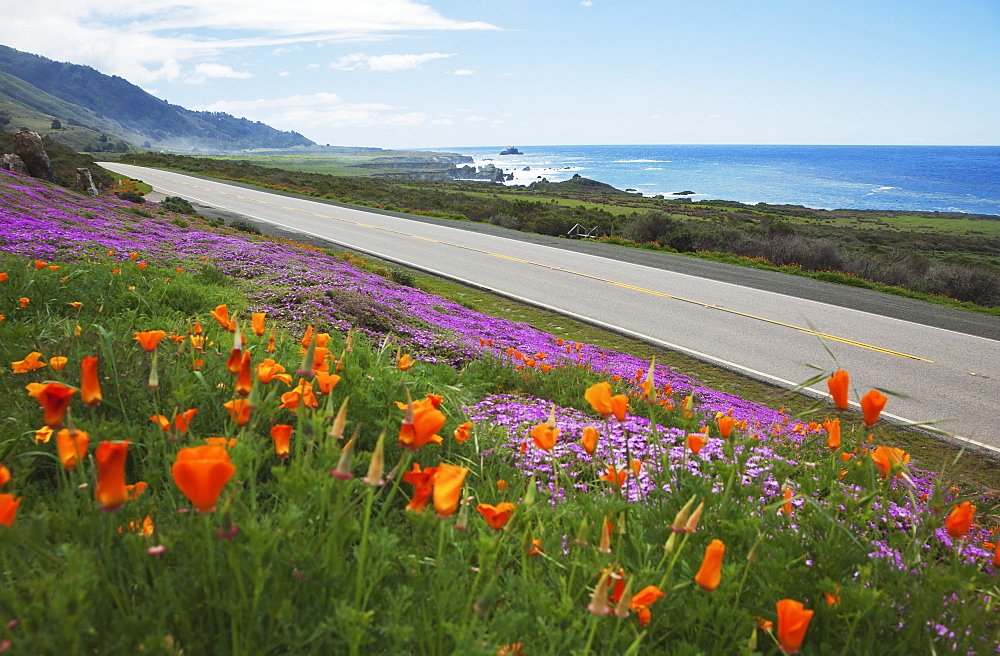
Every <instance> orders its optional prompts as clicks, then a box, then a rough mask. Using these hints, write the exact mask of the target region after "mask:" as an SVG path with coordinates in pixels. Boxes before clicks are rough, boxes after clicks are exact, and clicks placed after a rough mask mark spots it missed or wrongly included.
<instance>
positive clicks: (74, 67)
mask: <svg viewBox="0 0 1000 656" xmlns="http://www.w3.org/2000/svg"><path fill="white" fill-rule="evenodd" d="M2 100H6V101H7V102H6V103H5V104H7V105H16V106H20V107H22V108H24V109H27V110H30V111H34V112H39V113H41V114H44V115H46V116H51V117H52V118H53V119H57V120H59V121H60V122H61V123H62V122H65V123H69V124H70V125H78V126H80V127H84V128H89V129H91V130H94V131H95V132H97V133H100V134H103V135H106V136H114V137H117V138H118V139H119V140H121V141H124V142H126V143H128V144H130V145H131V146H134V147H142V148H147V149H157V150H161V149H162V150H171V151H175V152H211V153H232V152H239V151H243V150H251V149H261V148H275V149H288V148H302V147H308V146H314V145H315V142H313V141H312V140H310V139H308V138H306V137H304V136H303V135H301V134H299V133H298V132H287V131H282V130H278V129H276V128H272V127H271V126H269V125H266V124H264V123H261V122H259V121H250V120H248V119H245V118H236V117H234V116H232V115H230V114H226V113H224V112H196V111H193V110H189V109H185V108H184V107H181V106H179V105H172V104H170V103H169V102H167V101H166V100H162V99H160V98H156V97H155V96H153V95H152V94H150V93H148V92H146V91H144V90H142V89H141V88H140V87H138V86H136V85H134V84H132V83H131V82H129V81H127V80H125V79H124V78H121V77H118V76H115V75H110V76H109V75H105V74H104V73H101V72H99V71H97V70H95V69H93V68H91V67H89V66H82V65H79V64H72V63H68V62H57V61H54V60H51V59H48V58H46V57H42V56H40V55H34V54H31V53H25V52H21V51H19V50H15V49H13V48H10V47H8V46H4V45H0V101H2ZM9 112H10V110H8V113H9ZM56 112H58V113H56ZM0 127H2V126H0ZM15 128H16V126H15ZM53 136H56V135H53ZM57 138H58V137H57Z"/></svg>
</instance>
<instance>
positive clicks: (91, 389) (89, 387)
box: [80, 355, 104, 408]
mask: <svg viewBox="0 0 1000 656" xmlns="http://www.w3.org/2000/svg"><path fill="white" fill-rule="evenodd" d="M80 400H81V401H83V405H84V406H86V407H88V408H93V407H95V406H98V405H100V404H101V401H102V400H104V397H103V395H102V394H101V382H100V379H99V378H98V377H97V358H96V357H95V356H92V355H88V356H87V357H85V358H84V359H83V360H81V361H80Z"/></svg>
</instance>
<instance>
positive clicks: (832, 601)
mask: <svg viewBox="0 0 1000 656" xmlns="http://www.w3.org/2000/svg"><path fill="white" fill-rule="evenodd" d="M823 598H824V599H826V605H827V606H839V605H840V586H839V585H837V584H834V586H833V592H826V591H825V590H824V591H823Z"/></svg>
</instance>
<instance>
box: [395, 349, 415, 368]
mask: <svg viewBox="0 0 1000 656" xmlns="http://www.w3.org/2000/svg"><path fill="white" fill-rule="evenodd" d="M416 363H417V361H416V360H414V359H413V358H411V357H410V354H409V353H404V354H403V355H401V356H399V357H398V358H396V368H397V369H399V370H400V371H409V370H410V369H412V368H413V365H415V364H416Z"/></svg>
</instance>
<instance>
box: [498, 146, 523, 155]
mask: <svg viewBox="0 0 1000 656" xmlns="http://www.w3.org/2000/svg"><path fill="white" fill-rule="evenodd" d="M500 154H501V155H523V154H524V153H522V152H521V151H520V150H518V149H517V146H507V147H506V148H504V149H503V150H501V151H500Z"/></svg>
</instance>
